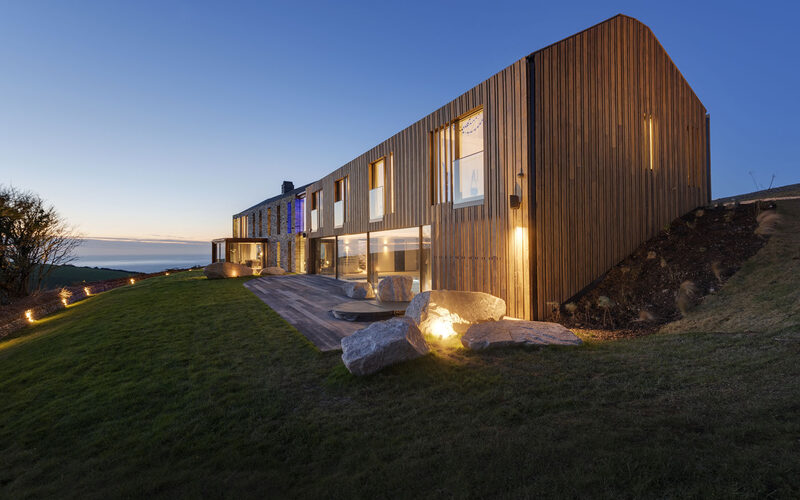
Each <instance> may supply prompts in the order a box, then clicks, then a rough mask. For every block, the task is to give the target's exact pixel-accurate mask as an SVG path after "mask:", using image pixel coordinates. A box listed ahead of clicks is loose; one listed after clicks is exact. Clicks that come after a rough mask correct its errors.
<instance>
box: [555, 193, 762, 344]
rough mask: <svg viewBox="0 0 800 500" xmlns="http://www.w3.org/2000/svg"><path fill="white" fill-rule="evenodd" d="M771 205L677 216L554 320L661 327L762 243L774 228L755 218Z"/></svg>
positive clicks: (616, 332)
mask: <svg viewBox="0 0 800 500" xmlns="http://www.w3.org/2000/svg"><path fill="white" fill-rule="evenodd" d="M773 209H774V204H773V203H753V204H747V205H738V204H736V205H728V206H715V207H709V208H703V209H698V210H695V211H693V212H691V213H689V214H686V215H684V216H683V217H681V218H679V219H676V220H675V221H673V222H672V223H671V224H670V225H669V227H668V228H665V229H664V230H663V231H661V233H659V234H658V235H657V236H656V237H654V238H652V239H650V240H649V241H647V242H645V243H644V244H642V245H641V246H640V247H639V248H637V249H636V251H634V252H633V253H632V254H631V255H630V256H628V257H627V258H626V259H625V260H623V261H622V262H620V263H619V264H618V265H617V266H615V267H614V268H612V269H611V270H610V271H609V272H608V273H607V274H606V275H605V277H603V278H602V279H601V280H600V281H599V282H598V283H597V285H596V286H595V287H594V288H592V289H590V290H589V291H587V292H585V293H584V294H583V295H582V296H580V297H579V298H577V299H576V300H574V301H573V302H569V303H566V304H564V305H562V308H561V310H560V311H559V312H558V313H557V314H556V315H555V316H556V318H554V319H556V320H557V321H559V322H560V323H563V324H564V325H566V326H567V327H570V328H576V329H583V330H589V331H590V333H591V334H592V335H594V336H596V337H600V338H618V337H629V336H639V335H645V334H649V333H653V332H655V331H657V330H658V329H659V327H660V326H661V325H664V324H665V323H669V322H671V321H675V320H677V319H680V318H681V317H682V315H683V314H684V313H686V312H687V311H688V310H690V309H692V308H693V307H695V306H696V305H697V304H699V303H700V302H702V301H703V298H704V297H705V296H707V295H708V294H711V293H715V292H716V291H717V290H719V288H720V286H721V285H722V284H723V283H724V282H725V281H726V280H727V279H728V278H729V277H731V276H732V275H733V274H734V273H735V272H736V271H737V270H738V269H739V268H740V267H741V266H742V264H743V263H744V262H745V261H746V260H747V259H749V258H750V257H752V256H753V255H754V254H755V253H756V252H758V250H759V249H761V247H763V246H764V244H765V243H766V239H767V237H768V234H767V233H768V231H762V230H759V231H757V228H758V227H759V221H758V220H757V218H758V217H759V215H760V214H761V213H764V212H765V211H770V210H773ZM767 213H768V212H767ZM761 218H762V219H763V216H762V217H761ZM757 233H762V234H757Z"/></svg>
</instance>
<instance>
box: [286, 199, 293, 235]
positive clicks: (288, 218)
mask: <svg viewBox="0 0 800 500" xmlns="http://www.w3.org/2000/svg"><path fill="white" fill-rule="evenodd" d="M286 234H292V202H291V200H290V201H287V202H286Z"/></svg>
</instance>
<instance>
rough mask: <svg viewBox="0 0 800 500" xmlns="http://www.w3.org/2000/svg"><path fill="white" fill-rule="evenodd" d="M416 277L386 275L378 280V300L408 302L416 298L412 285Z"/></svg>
mask: <svg viewBox="0 0 800 500" xmlns="http://www.w3.org/2000/svg"><path fill="white" fill-rule="evenodd" d="M413 284H414V278H412V277H411V276H403V275H398V276H386V277H384V278H382V279H381V280H380V282H378V293H377V295H378V300H380V301H381V302H408V301H409V300H411V299H413V298H414V295H413V294H412V293H411V286H412V285H413Z"/></svg>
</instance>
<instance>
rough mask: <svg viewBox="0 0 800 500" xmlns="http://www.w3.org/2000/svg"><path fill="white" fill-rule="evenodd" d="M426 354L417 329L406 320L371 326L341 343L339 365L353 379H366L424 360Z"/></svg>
mask: <svg viewBox="0 0 800 500" xmlns="http://www.w3.org/2000/svg"><path fill="white" fill-rule="evenodd" d="M429 350H430V348H429V347H428V343H427V342H425V339H424V338H423V337H422V333H420V331H419V328H417V325H415V324H414V322H413V321H411V320H410V319H408V318H392V319H390V320H387V321H379V322H377V323H372V324H371V325H369V326H368V327H366V328H362V329H361V330H358V331H357V332H355V333H354V334H352V335H350V336H349V337H345V338H343V339H342V361H344V365H345V366H346V367H347V369H348V370H350V373H352V374H353V375H369V374H370V373H375V372H377V371H379V370H382V369H383V368H385V367H387V366H389V365H393V364H396V363H400V362H402V361H408V360H411V359H416V358H419V357H420V356H424V355H425V354H427V353H428V351H429Z"/></svg>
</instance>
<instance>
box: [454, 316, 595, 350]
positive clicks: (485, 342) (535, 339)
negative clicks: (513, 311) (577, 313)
mask: <svg viewBox="0 0 800 500" xmlns="http://www.w3.org/2000/svg"><path fill="white" fill-rule="evenodd" d="M461 343H462V344H464V347H466V348H467V349H473V350H481V349H487V348H489V347H500V346H509V345H581V344H582V343H583V341H582V340H581V339H579V338H578V337H577V336H576V335H575V334H574V333H572V332H571V331H569V330H568V329H566V328H565V327H564V326H562V325H559V324H558V323H547V322H544V321H522V320H511V319H504V320H501V321H490V322H487V323H480V324H477V325H472V326H471V327H469V329H468V330H467V333H465V334H464V336H463V337H461Z"/></svg>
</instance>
